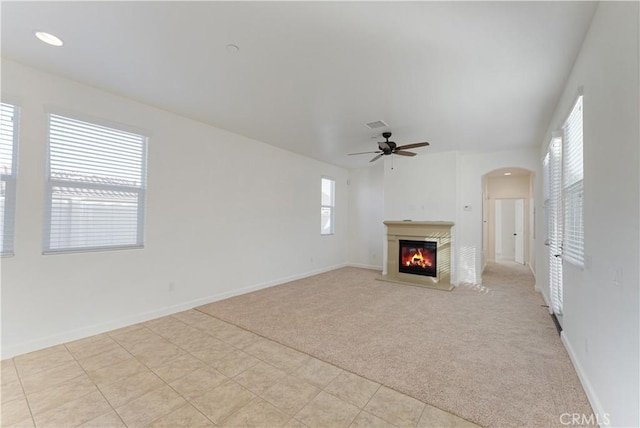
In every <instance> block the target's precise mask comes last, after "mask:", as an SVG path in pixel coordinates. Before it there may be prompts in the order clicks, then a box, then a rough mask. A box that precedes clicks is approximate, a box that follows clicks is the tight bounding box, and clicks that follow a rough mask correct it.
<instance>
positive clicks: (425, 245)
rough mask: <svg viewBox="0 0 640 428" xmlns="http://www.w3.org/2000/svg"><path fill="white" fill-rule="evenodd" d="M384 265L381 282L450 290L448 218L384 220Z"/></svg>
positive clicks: (450, 225)
mask: <svg viewBox="0 0 640 428" xmlns="http://www.w3.org/2000/svg"><path fill="white" fill-rule="evenodd" d="M384 224H385V226H386V227H387V264H386V267H387V269H386V273H385V274H384V275H382V277H381V278H379V279H380V280H382V281H387V282H394V283H399V284H407V285H417V286H422V287H429V288H436V289H438V290H447V291H449V290H451V289H453V286H452V285H451V228H452V227H453V225H454V223H453V222H447V221H385V222H384Z"/></svg>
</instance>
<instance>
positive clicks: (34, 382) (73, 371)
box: [22, 361, 85, 394]
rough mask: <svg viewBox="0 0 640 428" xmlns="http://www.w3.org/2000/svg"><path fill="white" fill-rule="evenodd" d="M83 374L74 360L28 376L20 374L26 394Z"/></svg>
mask: <svg viewBox="0 0 640 428" xmlns="http://www.w3.org/2000/svg"><path fill="white" fill-rule="evenodd" d="M84 374H85V372H84V370H82V367H80V365H79V364H78V363H77V362H76V361H69V362H66V363H64V364H62V365H60V366H57V367H54V368H50V369H48V370H44V371H38V372H37V373H35V374H33V375H29V376H22V387H23V388H24V392H25V393H26V394H32V393H34V392H37V391H40V390H43V389H46V388H50V387H52V386H55V385H58V384H61V383H63V382H66V381H69V380H71V379H74V378H76V377H78V376H83V375H84Z"/></svg>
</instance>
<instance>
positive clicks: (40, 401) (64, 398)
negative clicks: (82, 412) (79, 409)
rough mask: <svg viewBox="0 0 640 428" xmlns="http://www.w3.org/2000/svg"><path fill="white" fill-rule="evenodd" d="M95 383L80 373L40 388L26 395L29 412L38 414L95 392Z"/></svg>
mask: <svg viewBox="0 0 640 428" xmlns="http://www.w3.org/2000/svg"><path fill="white" fill-rule="evenodd" d="M97 390H98V388H96V386H95V384H94V383H93V382H92V381H91V379H89V377H88V376H87V375H84V374H83V375H81V376H78V377H76V378H74V379H71V380H69V381H66V382H63V383H61V384H58V385H56V386H52V387H50V388H45V389H41V390H39V391H37V392H34V393H33V394H29V395H28V396H27V401H28V402H29V406H30V407H31V412H32V413H33V414H34V415H38V414H40V413H43V412H45V411H47V410H51V409H55V408H56V407H59V406H62V405H63V404H65V403H67V402H69V401H73V400H76V399H78V398H80V397H83V396H85V395H88V394H91V393H92V392H96V391H97Z"/></svg>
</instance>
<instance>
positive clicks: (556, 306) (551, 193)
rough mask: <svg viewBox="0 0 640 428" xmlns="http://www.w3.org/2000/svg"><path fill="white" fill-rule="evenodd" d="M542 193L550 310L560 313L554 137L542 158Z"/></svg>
mask: <svg viewBox="0 0 640 428" xmlns="http://www.w3.org/2000/svg"><path fill="white" fill-rule="evenodd" d="M543 166H544V178H545V182H544V194H545V207H546V214H547V241H546V244H547V246H548V248H549V287H550V294H551V308H552V310H553V313H555V314H557V315H561V314H562V300H563V298H562V296H563V290H562V258H561V256H562V217H561V205H562V197H561V191H562V141H561V139H560V138H554V139H553V140H551V143H550V144H549V150H548V152H547V156H546V157H545V160H544V164H543Z"/></svg>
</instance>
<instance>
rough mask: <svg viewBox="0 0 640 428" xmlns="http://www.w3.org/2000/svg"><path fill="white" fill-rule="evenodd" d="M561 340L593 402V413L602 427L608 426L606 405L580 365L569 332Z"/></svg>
mask: <svg viewBox="0 0 640 428" xmlns="http://www.w3.org/2000/svg"><path fill="white" fill-rule="evenodd" d="M560 340H561V341H562V344H563V345H564V347H565V349H566V350H567V353H568V354H569V359H571V363H572V364H573V367H574V368H575V369H576V373H577V374H578V379H580V383H581V384H582V387H583V388H584V392H585V393H586V394H587V399H588V400H589V404H591V409H593V413H594V414H595V415H596V417H597V418H598V421H599V422H600V426H601V427H606V426H608V425H603V424H602V422H605V421H607V420H608V419H609V418H608V417H606V418H605V417H604V415H606V414H607V412H606V411H605V409H604V407H602V403H601V402H600V400H599V399H598V396H597V394H596V392H595V391H594V389H593V387H592V386H591V382H589V378H588V377H587V375H586V373H585V372H584V370H583V369H582V366H581V365H580V361H579V360H578V358H577V357H576V354H575V352H574V351H573V348H572V347H571V343H570V342H569V339H567V334H566V332H565V331H564V330H563V331H562V333H561V334H560ZM567 412H569V413H572V410H571V409H567Z"/></svg>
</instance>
